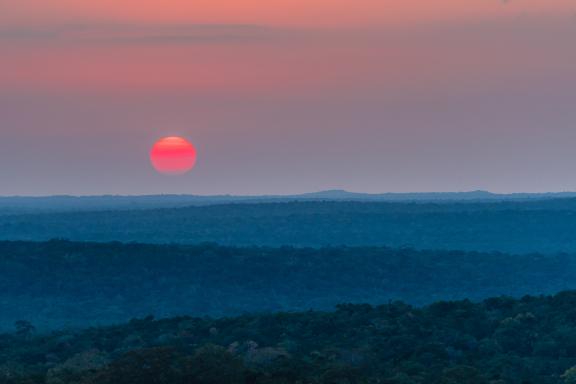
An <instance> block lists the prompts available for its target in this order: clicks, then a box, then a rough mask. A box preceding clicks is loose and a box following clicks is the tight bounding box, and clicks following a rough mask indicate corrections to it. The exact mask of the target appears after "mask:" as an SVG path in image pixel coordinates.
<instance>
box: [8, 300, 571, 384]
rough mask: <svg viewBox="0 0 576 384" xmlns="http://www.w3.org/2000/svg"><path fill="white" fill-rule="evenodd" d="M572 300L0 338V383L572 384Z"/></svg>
mask: <svg viewBox="0 0 576 384" xmlns="http://www.w3.org/2000/svg"><path fill="white" fill-rule="evenodd" d="M575 366H576V292H564V293H561V294H558V295H555V296H553V297H530V296H526V297H523V298H522V299H519V300H514V299H511V298H505V297H500V298H491V299H487V300H485V301H484V302H482V303H478V304H474V303H471V302H469V301H457V302H437V303H434V304H432V305H430V306H427V307H424V308H414V307H411V306H409V305H406V304H403V303H400V302H395V303H388V304H385V305H381V306H376V307H373V306H370V305H352V304H343V305H340V306H338V308H337V310H336V311H335V312H301V313H292V314H286V313H277V314H266V315H245V316H240V317H234V318H225V319H208V318H190V317H178V318H172V319H166V320H159V321H156V320H154V319H153V318H151V317H149V318H145V319H140V320H132V321H130V322H129V323H128V324H125V325H120V326H113V327H104V328H91V329H88V330H85V331H58V332H53V333H50V334H40V333H38V332H36V331H35V330H34V328H33V327H32V326H31V325H30V324H29V323H26V322H19V323H17V324H16V328H15V330H14V331H13V332H11V333H9V334H8V333H7V334H3V335H0V382H1V383H4V384H61V383H66V384H72V383H75V384H295V383H308V384H376V383H379V384H573V383H575V382H576V368H575Z"/></svg>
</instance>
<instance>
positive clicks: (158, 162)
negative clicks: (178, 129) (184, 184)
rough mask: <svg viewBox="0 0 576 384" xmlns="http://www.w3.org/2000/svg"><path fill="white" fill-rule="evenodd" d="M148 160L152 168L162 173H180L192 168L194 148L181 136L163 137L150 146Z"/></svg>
mask: <svg viewBox="0 0 576 384" xmlns="http://www.w3.org/2000/svg"><path fill="white" fill-rule="evenodd" d="M150 161H151V162H152V165H153V166H154V169H156V170H157V171H158V172H160V173H162V174H165V175H182V174H184V173H187V172H189V171H190V170H192V168H194V165H195V164H196V148H194V146H193V145H192V143H190V142H189V141H187V140H186V139H184V138H182V137H177V136H170V137H165V138H163V139H160V140H158V141H157V142H156V143H155V144H154V146H153V147H152V150H151V151H150Z"/></svg>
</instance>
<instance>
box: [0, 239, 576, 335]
mask: <svg viewBox="0 0 576 384" xmlns="http://www.w3.org/2000/svg"><path fill="white" fill-rule="evenodd" d="M567 289H576V256H574V255H571V254H556V255H538V254H529V255H512V254H504V253H477V252H462V251H418V250H414V249H410V248H396V249H394V248H384V247H328V248H294V247H280V248H267V247H222V246H217V245H214V244H201V245H194V246H192V245H146V244H122V243H76V242H69V241H62V240H54V241H49V242H44V243H35V242H0V330H2V329H4V330H6V329H9V328H11V327H12V325H13V323H14V322H15V321H18V320H26V321H29V322H32V323H33V324H34V325H35V326H36V327H38V328H39V329H47V328H50V329H55V328H61V327H65V326H71V327H85V326H89V325H101V324H110V323H118V322H123V321H127V320H129V319H130V318H134V317H144V316H147V315H155V316H157V317H171V316H180V315H193V316H204V315H210V316H230V315H239V314H244V313H248V312H257V313H258V312H274V311H305V310H308V309H320V310H327V309H331V308H333V307H334V306H335V305H336V304H339V303H342V302H352V303H370V304H383V303H387V302H388V301H390V300H403V301H405V302H407V303H409V304H412V305H423V304H429V303H431V302H433V301H437V300H453V299H464V298H468V299H471V300H482V299H485V298H487V297H491V296H499V295H509V296H514V297H520V296H523V295H525V294H535V295H538V294H552V293H556V292H559V291H562V290H567Z"/></svg>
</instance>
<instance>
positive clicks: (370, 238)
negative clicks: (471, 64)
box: [0, 199, 576, 253]
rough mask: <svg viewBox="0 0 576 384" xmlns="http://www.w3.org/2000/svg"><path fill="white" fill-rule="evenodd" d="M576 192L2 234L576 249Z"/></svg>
mask: <svg viewBox="0 0 576 384" xmlns="http://www.w3.org/2000/svg"><path fill="white" fill-rule="evenodd" d="M575 233H576V200H574V199H568V200H546V201H539V202H504V203H462V202H460V203H439V204H431V203H427V204H424V203H418V204H417V203H412V204H410V203H360V202H293V203H267V204H229V205H213V206H204V207H187V208H172V209H156V210H132V211H92V212H68V213H62V212H52V213H41V214H40V213H39V214H26V215H23V214H15V215H3V216H0V240H35V241H36V240H49V239H52V238H65V239H70V240H76V241H103V242H106V241H123V242H131V241H137V242H147V243H188V244H193V243H203V242H216V243H219V244H225V245H263V246H282V245H293V246H313V247H318V246H326V245H350V246H391V247H403V246H408V247H414V248H418V249H463V250H475V251H502V252H511V253H528V252H542V253H555V252H576V236H575V235H574V234H575Z"/></svg>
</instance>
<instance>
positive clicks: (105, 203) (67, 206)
mask: <svg viewBox="0 0 576 384" xmlns="http://www.w3.org/2000/svg"><path fill="white" fill-rule="evenodd" d="M562 198H576V192H549V193H512V194H498V193H492V192H488V191H482V190H478V191H468V192H408V193H399V192H395V193H394V192H388V193H360V192H349V191H346V190H343V189H333V190H326V191H319V192H310V193H303V194H296V195H261V196H257V195H255V196H254V195H253V196H250V195H245V196H242V195H212V196H210V195H184V194H183V195H94V196H72V195H55V196H38V197H31V196H0V212H1V213H4V214H6V213H10V212H15V213H16V212H22V211H62V210H64V211H66V210H115V209H121V210H127V209H154V208H176V207H185V206H205V205H217V204H230V203H272V202H292V201H360V202H361V201H366V202H423V203H431V202H439V203H440V202H499V201H502V202H504V201H526V200H549V199H562Z"/></svg>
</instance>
